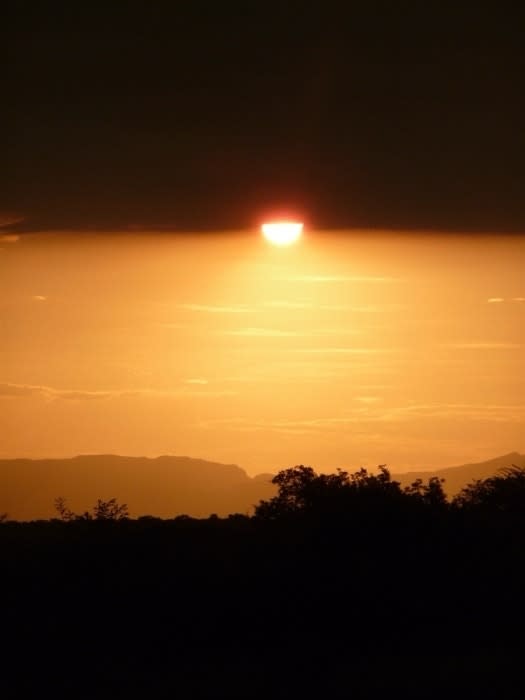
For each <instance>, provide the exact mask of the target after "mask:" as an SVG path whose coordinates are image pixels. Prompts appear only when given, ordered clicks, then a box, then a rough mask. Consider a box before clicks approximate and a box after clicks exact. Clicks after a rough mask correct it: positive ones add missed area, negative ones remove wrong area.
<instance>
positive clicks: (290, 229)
mask: <svg viewBox="0 0 525 700" xmlns="http://www.w3.org/2000/svg"><path fill="white" fill-rule="evenodd" d="M261 231H262V233H263V236H264V237H265V238H266V240H267V241H269V242H270V243H273V245H281V246H284V245H291V244H292V243H295V242H296V241H297V240H298V239H299V237H300V236H301V233H302V231H303V224H302V223H300V222H297V221H272V222H269V223H266V224H263V225H262V226H261Z"/></svg>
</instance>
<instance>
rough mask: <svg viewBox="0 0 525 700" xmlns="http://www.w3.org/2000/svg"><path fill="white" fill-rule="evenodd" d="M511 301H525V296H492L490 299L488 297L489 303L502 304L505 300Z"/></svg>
mask: <svg viewBox="0 0 525 700" xmlns="http://www.w3.org/2000/svg"><path fill="white" fill-rule="evenodd" d="M509 301H511V302H512V301H525V297H512V298H511V299H504V298H503V297H490V299H487V303H489V304H502V303H503V302H509Z"/></svg>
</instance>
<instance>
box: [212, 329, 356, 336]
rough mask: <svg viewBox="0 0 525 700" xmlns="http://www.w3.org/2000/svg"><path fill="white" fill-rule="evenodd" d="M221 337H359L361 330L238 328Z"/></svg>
mask: <svg viewBox="0 0 525 700" xmlns="http://www.w3.org/2000/svg"><path fill="white" fill-rule="evenodd" d="M219 333H220V334H221V335H233V336H240V337H243V336H244V337H251V338H312V337H315V336H323V335H359V334H361V333H362V331H361V330H358V329H351V328H312V329H311V330H306V331H292V330H281V329H278V328H237V329H234V330H228V331H219Z"/></svg>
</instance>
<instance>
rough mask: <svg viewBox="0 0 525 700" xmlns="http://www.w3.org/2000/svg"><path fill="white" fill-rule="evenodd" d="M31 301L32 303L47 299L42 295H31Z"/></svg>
mask: <svg viewBox="0 0 525 700" xmlns="http://www.w3.org/2000/svg"><path fill="white" fill-rule="evenodd" d="M32 299H33V301H47V297H46V296H44V295H43V294H33V296H32Z"/></svg>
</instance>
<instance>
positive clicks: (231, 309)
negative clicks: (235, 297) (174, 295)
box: [179, 304, 254, 314]
mask: <svg viewBox="0 0 525 700" xmlns="http://www.w3.org/2000/svg"><path fill="white" fill-rule="evenodd" d="M179 309H184V310H185V311H198V312H202V313H208V314H246V313H250V312H252V311H253V310H254V309H253V307H250V306H247V305H246V304H232V305H229V306H228V305H225V306H222V305H219V304H181V305H180V306H179Z"/></svg>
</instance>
